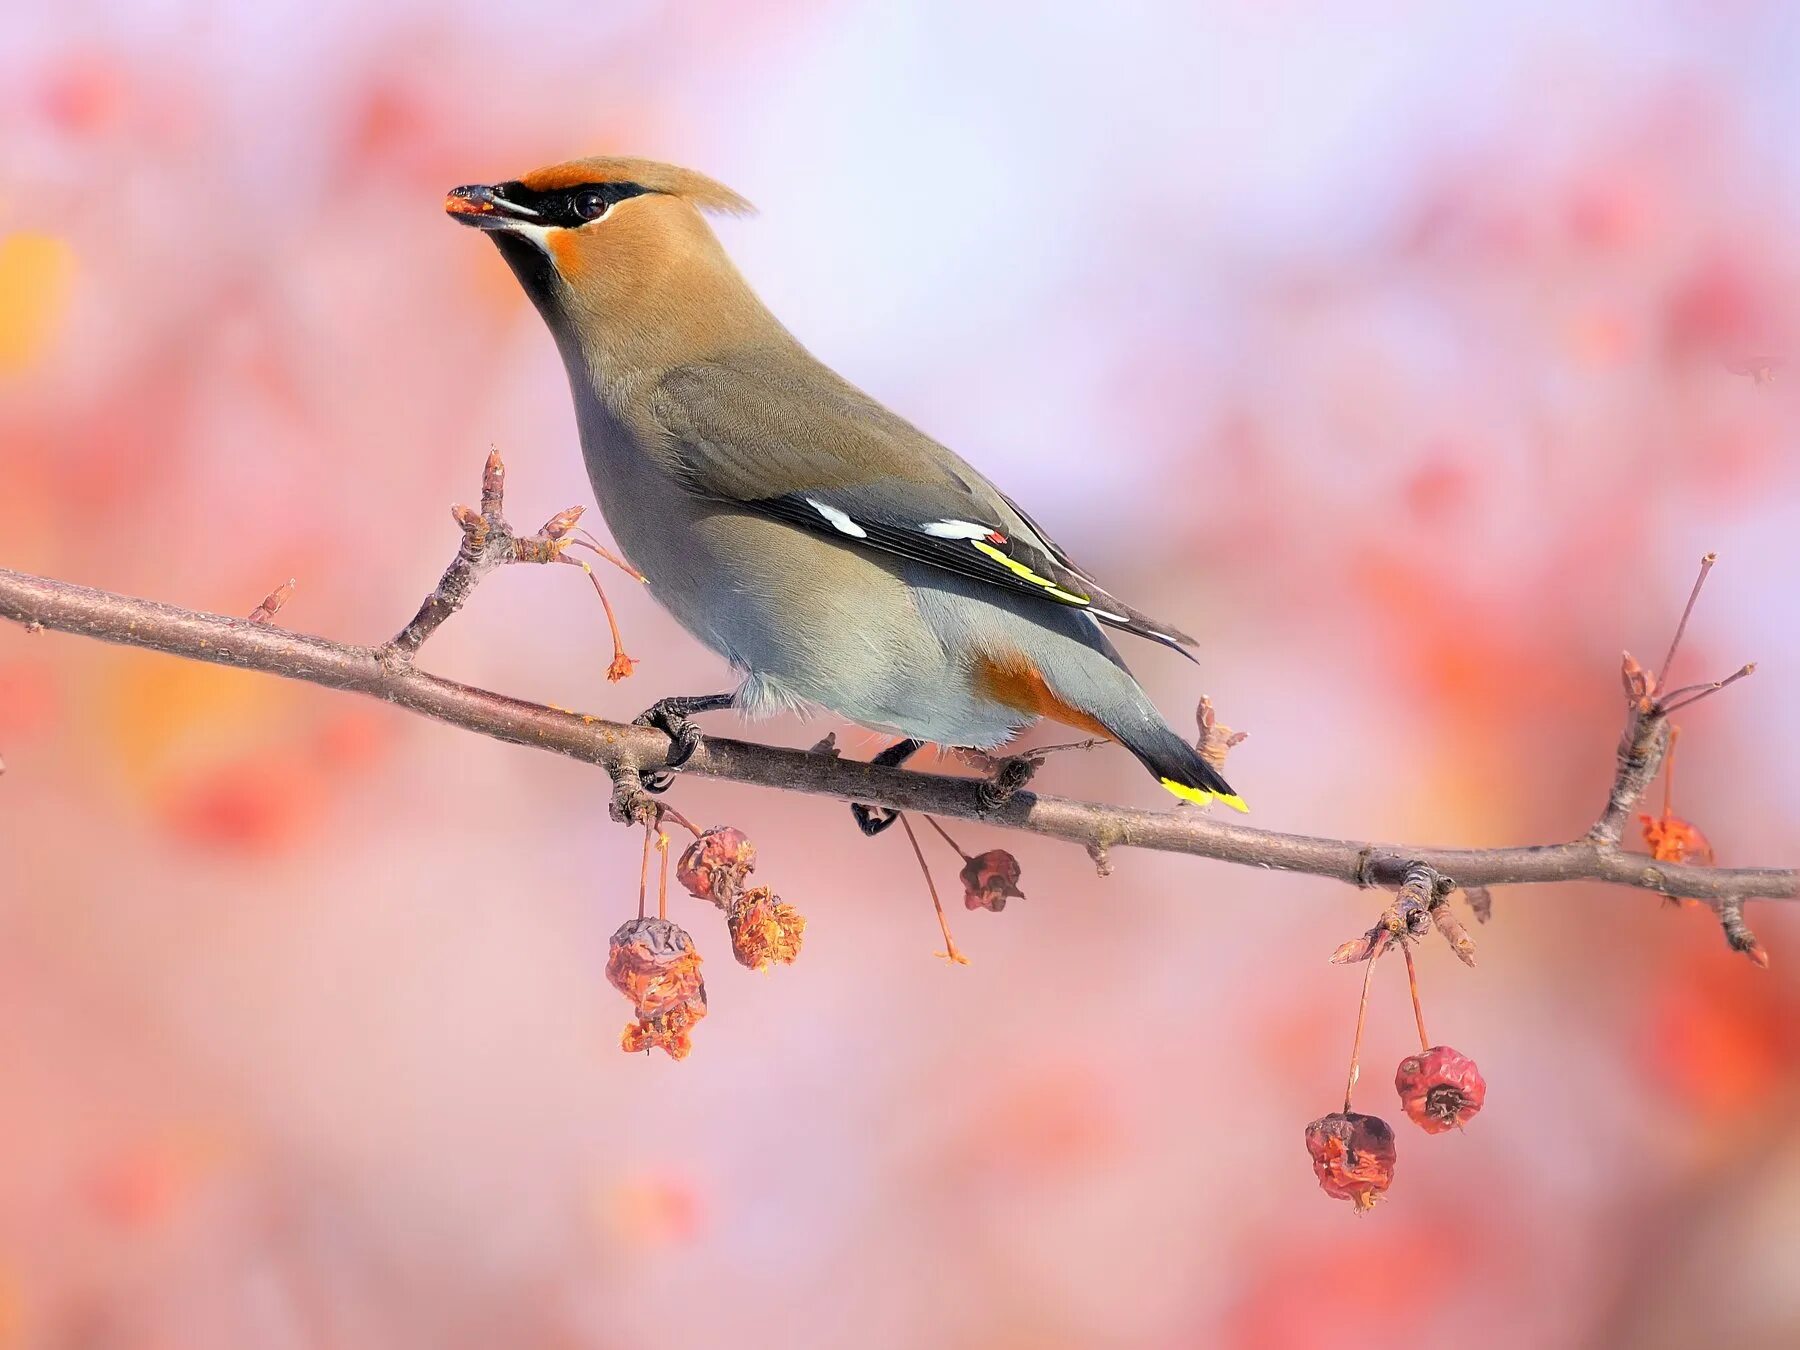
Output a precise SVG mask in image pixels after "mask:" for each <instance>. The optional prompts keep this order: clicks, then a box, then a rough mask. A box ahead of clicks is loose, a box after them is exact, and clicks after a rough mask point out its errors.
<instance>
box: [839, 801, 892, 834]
mask: <svg viewBox="0 0 1800 1350" xmlns="http://www.w3.org/2000/svg"><path fill="white" fill-rule="evenodd" d="M850 814H851V815H853V816H855V817H856V826H857V828H858V829H860V830H861V831H862V832H863V833H864V834H866V835H868V836H869V837H870V838H871V839H873V838H874V837H875V836H876V835H878V834H880V833H881V832H882V831H883V830H885V829H886V828H887V827H888V826H890V825H892V824H893V823H894V822H895V821H896V820H898V819H900V813H899V812H898V811H894V810H891V809H889V808H888V807H885V806H864V805H863V804H862V803H861V802H851V803H850Z"/></svg>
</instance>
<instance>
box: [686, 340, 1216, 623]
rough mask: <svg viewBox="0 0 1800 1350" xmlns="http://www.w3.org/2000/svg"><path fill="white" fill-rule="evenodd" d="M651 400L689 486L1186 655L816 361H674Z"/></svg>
mask: <svg viewBox="0 0 1800 1350" xmlns="http://www.w3.org/2000/svg"><path fill="white" fill-rule="evenodd" d="M802 376H804V378H801V377H802ZM652 408H653V412H654V415H655V418H656V421H657V423H658V424H659V425H660V427H661V428H662V430H663V431H664V433H665V440H664V441H663V443H662V445H661V447H660V452H661V454H662V455H663V456H665V457H666V458H667V460H668V461H669V462H668V464H667V467H668V468H669V469H670V471H671V472H672V473H674V474H675V476H676V477H677V478H678V479H679V480H680V481H682V482H683V483H684V484H685V485H686V486H687V487H688V488H689V489H690V490H692V491H694V492H696V493H698V494H700V495H703V496H708V497H714V498H718V499H721V500H725V501H730V502H733V503H736V504H739V505H742V506H744V507H746V508H748V509H750V510H754V511H757V512H759V513H760V514H764V515H768V516H772V517H775V518H778V519H781V520H783V521H785V522H787V523H789V524H792V525H795V526H797V527H799V528H801V529H807V530H812V531H815V532H819V533H825V534H832V535H835V536H837V537H839V538H841V539H843V540H844V541H845V542H847V543H850V544H853V545H856V546H860V547H866V548H873V549H879V550H882V551H885V552H888V553H892V554H896V555H898V556H900V557H905V558H910V559H913V560H915V561H918V562H923V563H928V564H930V565H932V566H934V567H940V568H943V569H944V570H946V571H950V572H954V573H956V574H958V575H960V576H965V577H969V578H972V579H974V580H978V581H984V582H988V583H990V584H993V585H995V586H999V587H1002V588H1004V589H1008V590H1012V591H1015V592H1018V593H1021V594H1030V595H1036V596H1038V597H1039V598H1041V599H1047V600H1050V601H1053V602H1055V603H1057V604H1062V605H1068V606H1071V607H1073V608H1077V609H1081V610H1084V611H1086V612H1087V613H1089V614H1091V615H1092V616H1093V617H1094V618H1095V619H1097V620H1098V621H1100V622H1102V623H1106V624H1109V625H1111V626H1113V627H1115V628H1119V629H1122V630H1124V631H1126V632H1131V633H1136V634H1139V635H1140V636H1143V637H1148V638H1151V639H1153V640H1155V641H1158V642H1161V643H1163V644H1164V645H1165V646H1168V647H1172V648H1174V649H1175V650H1176V651H1181V652H1182V654H1183V655H1188V653H1187V652H1186V651H1185V650H1184V645H1191V644H1192V643H1193V641H1194V639H1193V638H1191V637H1188V636H1187V635H1186V634H1184V633H1182V632H1180V631H1179V630H1178V629H1174V628H1171V627H1169V626H1168V625H1166V624H1162V623H1158V622H1156V621H1154V620H1151V619H1150V618H1148V617H1147V616H1145V615H1143V614H1141V613H1139V612H1138V611H1137V610H1135V609H1132V608H1131V607H1130V606H1128V605H1126V604H1124V603H1123V602H1122V601H1119V600H1117V599H1115V598H1114V597H1113V596H1111V595H1109V594H1108V593H1107V592H1106V591H1105V590H1103V589H1101V588H1100V586H1099V585H1098V584H1097V583H1095V582H1094V580H1093V579H1092V578H1091V577H1089V576H1088V575H1087V574H1086V573H1085V572H1083V571H1082V570H1081V569H1080V568H1078V567H1076V566H1075V565H1074V563H1072V562H1071V561H1069V559H1068V557H1067V555H1066V554H1064V553H1063V552H1062V550H1061V549H1059V548H1058V547H1057V546H1056V544H1055V543H1054V542H1053V541H1052V540H1051V539H1050V538H1049V537H1048V536H1047V535H1046V534H1045V533H1044V532H1043V531H1042V530H1041V529H1039V528H1038V527H1037V525H1036V524H1035V523H1034V522H1033V521H1032V520H1031V519H1030V518H1029V517H1028V516H1026V515H1025V514H1024V512H1022V511H1020V510H1019V509H1018V508H1017V507H1016V506H1015V505H1014V504H1013V502H1012V501H1011V499H1010V498H1008V497H1007V496H1005V494H1003V493H1001V492H1000V491H999V489H997V488H995V487H994V486H993V484H991V483H989V482H988V481H987V480H986V479H985V478H983V477H982V476H981V474H979V473H978V472H976V471H975V470H974V469H973V468H971V467H970V466H969V465H968V464H967V463H965V462H964V461H963V460H962V459H960V458H959V457H958V456H957V455H956V454H955V453H954V452H953V451H951V450H949V449H947V448H946V447H944V446H942V445H939V444H938V443H937V442H936V441H933V440H932V439H931V438H930V437H928V436H926V435H925V434H924V433H923V432H921V431H919V430H918V429H917V428H916V427H914V426H912V424H910V423H909V422H906V421H904V420H903V419H901V418H900V417H898V416H896V415H895V414H893V413H892V412H890V411H888V409H886V408H884V407H882V406H881V405H880V404H879V403H877V402H875V401H874V400H873V399H871V398H869V397H868V396H867V395H866V394H864V393H862V392H861V391H860V390H858V389H856V388H855V387H854V386H853V385H850V384H849V383H847V382H846V381H844V380H842V379H841V378H840V377H838V376H837V375H835V374H834V373H832V372H831V371H830V370H828V369H827V368H826V367H824V366H822V365H818V364H817V363H813V362H810V361H809V362H808V363H807V364H806V365H805V366H803V367H801V368H800V370H799V371H796V369H795V366H794V363H793V362H792V361H791V360H788V361H783V362H780V363H776V362H769V363H767V364H763V365H759V364H745V363H737V364H732V365H725V364H720V363H708V364H703V365H690V366H682V367H678V368H676V369H675V370H672V371H670V372H669V373H668V374H667V375H666V376H665V377H664V378H663V380H662V382H661V384H660V385H659V387H658V388H657V390H656V392H655V395H654V397H653V400H652Z"/></svg>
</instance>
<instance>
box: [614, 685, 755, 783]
mask: <svg viewBox="0 0 1800 1350" xmlns="http://www.w3.org/2000/svg"><path fill="white" fill-rule="evenodd" d="M734 699H735V695H732V694H694V695H690V696H687V697H676V698H664V699H658V700H657V701H656V702H655V703H653V704H651V705H650V706H649V707H648V708H646V709H644V711H643V712H641V713H639V714H638V715H637V716H636V717H634V718H632V719H631V724H632V725H633V726H634V727H655V728H656V729H657V730H658V731H660V732H662V733H663V735H665V736H667V737H668V738H669V749H668V753H667V754H666V755H664V757H663V764H662V767H661V768H660V769H652V770H649V771H648V772H646V773H644V774H643V775H642V779H643V785H644V790H645V791H646V792H667V791H668V790H669V787H670V785H671V784H673V783H674V781H675V775H676V774H677V773H679V772H680V771H681V766H682V765H684V764H686V763H687V762H688V761H689V760H690V759H692V758H693V757H694V752H695V751H696V750H698V749H699V748H700V746H701V744H702V743H703V742H704V741H705V739H706V738H705V737H704V736H703V735H701V733H700V728H699V727H697V726H695V725H694V724H693V722H691V721H690V720H689V719H690V718H691V717H692V716H693V715H694V714H695V713H704V712H717V711H719V709H721V708H729V707H730V706H731V705H732V703H733V701H734Z"/></svg>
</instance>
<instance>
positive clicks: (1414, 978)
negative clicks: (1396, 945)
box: [1400, 942, 1431, 1050]
mask: <svg viewBox="0 0 1800 1350" xmlns="http://www.w3.org/2000/svg"><path fill="white" fill-rule="evenodd" d="M1400 950H1401V951H1402V952H1403V953H1405V955H1406V985H1407V988H1409V989H1411V990H1412V1001H1413V1021H1415V1022H1417V1023H1418V1024H1419V1049H1421V1050H1429V1049H1431V1037H1429V1036H1427V1035H1426V1034H1425V1007H1424V1005H1423V1004H1422V1003H1420V1002H1419V968H1418V967H1417V966H1415V965H1414V964H1413V954H1412V944H1411V943H1410V942H1402V943H1401V944H1400Z"/></svg>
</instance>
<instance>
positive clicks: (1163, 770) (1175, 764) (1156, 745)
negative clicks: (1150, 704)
mask: <svg viewBox="0 0 1800 1350" xmlns="http://www.w3.org/2000/svg"><path fill="white" fill-rule="evenodd" d="M1112 731H1113V734H1114V735H1115V736H1117V737H1118V739H1119V742H1120V744H1122V745H1123V746H1124V747H1125V748H1126V749H1127V750H1129V751H1131V753H1132V754H1134V755H1136V756H1137V757H1138V760H1139V761H1140V762H1141V763H1142V764H1143V766H1144V767H1145V768H1146V769H1148V770H1150V772H1151V773H1153V774H1155V775H1156V780H1157V781H1158V782H1159V783H1161V784H1162V785H1163V786H1164V787H1165V788H1167V789H1168V790H1169V791H1170V792H1172V793H1174V794H1175V795H1176V796H1177V797H1179V798H1181V799H1182V800H1183V801H1184V802H1194V803H1196V804H1198V805H1201V806H1204V805H1206V803H1208V802H1210V801H1219V802H1222V803H1224V804H1225V805H1226V806H1229V807H1230V808H1231V809H1232V810H1234V811H1248V810H1249V809H1250V808H1249V806H1248V805H1246V804H1245V802H1244V799H1243V798H1242V797H1240V796H1238V794H1237V793H1236V792H1234V791H1232V788H1231V784H1230V783H1227V782H1226V781H1225V776H1224V775H1223V774H1221V773H1220V772H1219V771H1218V770H1217V769H1215V768H1214V767H1213V766H1212V764H1211V763H1210V762H1209V761H1208V760H1207V759H1206V758H1205V756H1203V755H1202V754H1201V753H1200V752H1199V751H1198V750H1196V749H1195V748H1194V747H1193V746H1191V745H1189V744H1188V743H1187V742H1186V741H1184V740H1182V739H1181V737H1180V736H1177V735H1176V734H1175V732H1174V730H1173V729H1172V728H1171V727H1170V726H1169V724H1168V723H1166V722H1164V721H1163V720H1162V719H1161V718H1160V717H1158V718H1156V719H1155V720H1154V721H1153V722H1146V721H1143V720H1140V719H1136V718H1133V719H1130V721H1129V722H1128V723H1127V724H1126V725H1124V726H1120V727H1116V728H1112Z"/></svg>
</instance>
